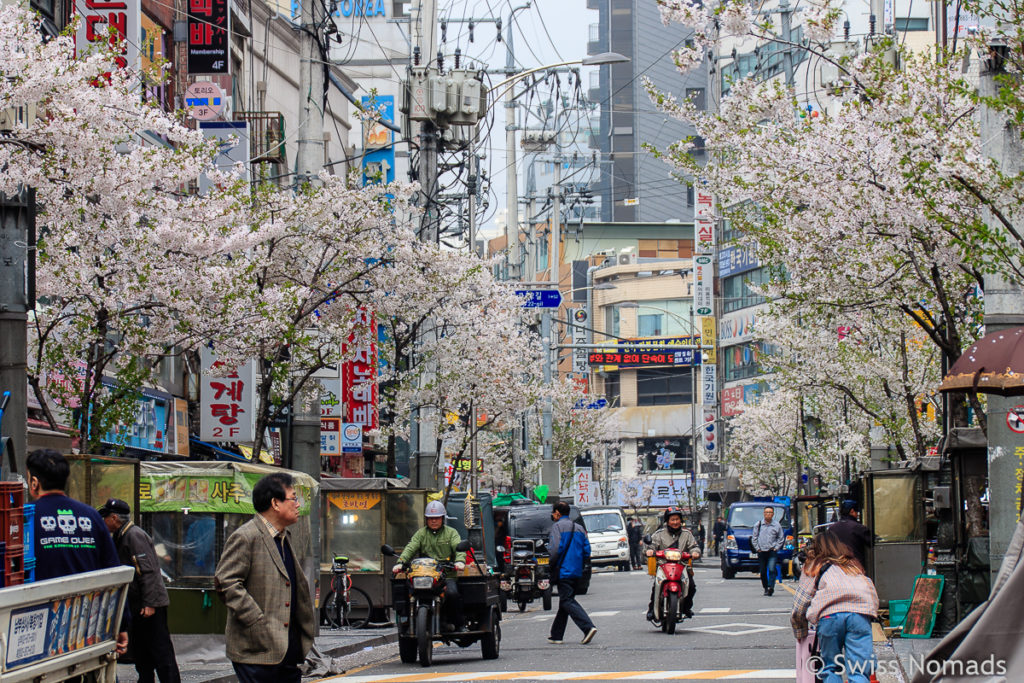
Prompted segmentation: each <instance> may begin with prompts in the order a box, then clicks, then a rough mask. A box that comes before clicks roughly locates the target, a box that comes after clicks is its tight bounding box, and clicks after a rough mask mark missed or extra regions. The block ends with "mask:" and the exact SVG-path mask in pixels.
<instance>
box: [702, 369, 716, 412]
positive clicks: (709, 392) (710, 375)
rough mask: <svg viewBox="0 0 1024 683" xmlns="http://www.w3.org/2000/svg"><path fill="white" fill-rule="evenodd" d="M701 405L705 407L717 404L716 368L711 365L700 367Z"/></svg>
mask: <svg viewBox="0 0 1024 683" xmlns="http://www.w3.org/2000/svg"><path fill="white" fill-rule="evenodd" d="M700 371H701V389H702V391H701V394H702V397H701V403H703V404H704V405H705V406H714V405H717V404H718V366H717V365H713V364H711V363H708V364H705V365H701V366H700Z"/></svg>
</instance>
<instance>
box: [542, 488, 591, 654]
mask: <svg viewBox="0 0 1024 683" xmlns="http://www.w3.org/2000/svg"><path fill="white" fill-rule="evenodd" d="M551 519H552V520H554V522H555V523H554V524H553V525H552V526H551V535H550V537H549V538H548V556H549V557H550V558H551V559H550V561H549V565H550V567H551V576H553V577H556V579H557V581H558V613H557V614H555V620H554V622H552V624H551V636H550V637H549V638H548V642H549V643H554V644H561V642H562V637H563V636H564V635H565V627H566V625H567V624H568V621H569V617H572V620H573V622H574V623H575V624H576V626H578V627H579V629H580V630H581V631H583V644H584V645H586V644H587V643H589V642H590V641H592V640H593V639H594V636H595V635H597V628H595V627H594V622H592V621H591V620H590V617H588V616H587V613H586V612H585V611H584V609H583V607H582V606H581V605H580V603H578V602H576V591H577V589H578V587H579V581H580V578H582V576H583V565H584V563H585V561H586V560H587V559H588V558H589V557H590V541H588V540H587V532H586V531H585V530H584V529H583V527H582V526H580V525H579V524H576V523H575V522H573V521H572V520H571V519H569V504H568V503H566V502H565V501H562V500H560V501H558V502H557V503H555V505H554V507H553V508H552V510H551Z"/></svg>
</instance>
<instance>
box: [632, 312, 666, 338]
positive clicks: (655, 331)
mask: <svg viewBox="0 0 1024 683" xmlns="http://www.w3.org/2000/svg"><path fill="white" fill-rule="evenodd" d="M663 317H664V316H662V315H661V313H642V314H640V315H638V316H637V320H636V323H637V332H638V333H639V335H640V336H641V337H660V336H661V328H662V322H661V320H662V318H663Z"/></svg>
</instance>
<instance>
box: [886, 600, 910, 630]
mask: <svg viewBox="0 0 1024 683" xmlns="http://www.w3.org/2000/svg"><path fill="white" fill-rule="evenodd" d="M909 607H910V600H890V601H889V628H896V627H899V626H903V620H904V619H906V618H907V609H909Z"/></svg>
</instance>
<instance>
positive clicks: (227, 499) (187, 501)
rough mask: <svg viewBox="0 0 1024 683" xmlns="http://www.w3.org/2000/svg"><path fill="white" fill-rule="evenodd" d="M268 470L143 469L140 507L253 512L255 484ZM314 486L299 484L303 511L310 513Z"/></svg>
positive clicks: (164, 510) (296, 491) (170, 509)
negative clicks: (186, 472) (168, 470)
mask: <svg viewBox="0 0 1024 683" xmlns="http://www.w3.org/2000/svg"><path fill="white" fill-rule="evenodd" d="M264 476H266V475H265V473H264V472H238V471H236V472H230V471H228V472H225V471H224V470H214V471H211V472H210V473H209V474H206V473H197V472H195V471H190V472H189V473H188V474H184V473H183V474H175V473H173V472H168V473H163V472H160V473H154V472H146V471H145V470H143V471H142V472H141V473H140V475H139V510H140V511H141V512H179V511H182V510H185V509H187V510H188V511H189V512H228V513H234V514H250V515H251V514H253V513H254V512H255V509H254V508H253V506H252V487H253V486H254V485H255V484H256V482H258V481H259V480H260V479H262V478H263V477H264ZM310 492H311V488H310V487H309V486H305V485H302V484H298V483H296V485H295V495H296V496H297V497H298V499H299V514H301V515H308V514H309V508H310Z"/></svg>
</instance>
